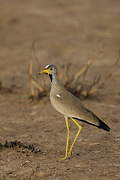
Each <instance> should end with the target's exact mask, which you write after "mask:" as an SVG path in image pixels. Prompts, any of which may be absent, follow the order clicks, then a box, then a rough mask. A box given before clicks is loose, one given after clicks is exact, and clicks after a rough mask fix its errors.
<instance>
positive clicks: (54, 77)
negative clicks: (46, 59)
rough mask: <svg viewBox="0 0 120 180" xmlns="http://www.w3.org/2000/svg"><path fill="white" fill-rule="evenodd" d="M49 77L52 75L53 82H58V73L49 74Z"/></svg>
mask: <svg viewBox="0 0 120 180" xmlns="http://www.w3.org/2000/svg"><path fill="white" fill-rule="evenodd" d="M49 77H50V80H51V82H56V81H57V77H56V74H49Z"/></svg>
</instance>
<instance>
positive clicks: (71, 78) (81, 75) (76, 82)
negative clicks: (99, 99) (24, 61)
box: [28, 47, 120, 99]
mask: <svg viewBox="0 0 120 180" xmlns="http://www.w3.org/2000/svg"><path fill="white" fill-rule="evenodd" d="M33 54H34V56H35V60H36V61H37V63H38V66H39V67H41V66H40V63H39V60H38V58H37V56H36V54H35V49H34V47H33ZM119 60H120V50H119V53H118V57H117V59H116V61H115V63H114V64H112V65H111V67H110V68H109V69H107V72H105V73H104V74H103V73H101V74H97V75H96V76H95V78H94V79H93V81H92V82H90V83H88V81H87V80H86V79H87V73H88V70H90V68H91V66H92V65H93V64H94V63H95V58H94V59H91V60H89V61H88V62H87V64H85V65H84V66H83V67H82V68H81V70H80V71H78V72H77V73H75V74H74V75H73V74H72V75H71V74H70V72H71V70H70V68H71V67H72V65H71V64H64V65H62V67H61V70H60V71H62V73H59V79H64V86H65V87H66V89H68V90H69V91H70V92H72V93H73V94H74V95H75V96H77V97H81V98H88V97H90V96H93V95H94V94H96V93H97V91H98V90H100V89H101V88H102V87H104V86H105V84H106V82H108V81H109V80H110V79H111V78H112V77H113V76H114V75H118V74H119V73H116V66H117V65H118V63H119ZM32 66H33V64H32V62H30V64H29V68H28V69H29V71H28V74H29V88H30V96H29V97H31V98H32V99H34V98H35V99H41V98H43V97H46V96H47V94H48V89H49V88H48V85H47V84H46V83H45V81H44V79H43V80H42V79H41V81H40V82H39V83H38V79H36V80H35V79H34V78H33V72H32Z"/></svg>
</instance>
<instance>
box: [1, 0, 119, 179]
mask: <svg viewBox="0 0 120 180" xmlns="http://www.w3.org/2000/svg"><path fill="white" fill-rule="evenodd" d="M33 41H37V45H36V46H37V47H36V54H37V57H38V58H39V61H40V63H41V65H44V64H47V63H54V64H56V65H58V66H59V65H62V64H64V63H72V68H73V69H72V73H74V72H75V71H76V70H77V71H78V70H79V69H80V68H81V67H82V66H83V65H84V64H85V63H86V62H87V60H88V59H90V58H93V57H95V58H96V62H95V64H94V65H93V68H91V71H90V72H89V77H88V79H89V81H90V80H91V79H92V78H93V77H94V76H95V75H96V74H98V73H99V72H100V73H105V72H106V71H108V69H109V68H110V66H111V65H112V64H113V63H114V62H115V60H116V57H117V53H118V49H119V48H120V1H119V0H116V1H114V0H101V1H97V0H86V1H84V0H71V1H69V0H65V1H63V0H56V1H50V0H44V1H42V0H0V81H1V82H2V83H3V86H4V87H5V88H3V89H1V90H0V180H10V179H12V180H20V179H21V180H23V179H24V180H29V179H31V180H37V179H44V180H79V179H80V180H119V179H120V80H119V79H120V76H114V77H113V78H112V79H111V81H108V82H106V86H105V87H104V88H102V89H100V90H99V93H98V94H96V97H95V98H91V99H88V100H85V101H84V102H83V103H84V104H85V105H86V106H87V107H89V108H90V109H91V110H94V112H95V113H97V114H98V115H99V116H100V117H102V118H103V119H105V120H106V122H107V123H108V124H109V126H110V127H111V128H112V130H111V132H110V133H108V132H105V131H103V130H99V129H96V128H94V127H91V126H88V125H85V126H84V128H83V131H82V133H81V136H80V137H79V139H78V141H77V143H76V146H75V148H74V153H73V156H72V157H71V159H68V160H65V161H60V160H59V158H60V157H61V156H63V155H64V151H65V139H66V128H65V122H64V118H63V117H62V116H61V115H60V114H59V113H57V112H56V111H55V110H54V109H53V108H52V107H51V105H50V102H49V100H48V98H47V97H46V98H44V99H42V100H41V101H39V102H37V101H36V102H31V101H30V100H29V99H28V85H27V84H28V83H27V67H28V63H29V61H30V60H34V57H33V55H32V48H31V47H32V42H33ZM119 68H120V65H119V66H118V67H117V68H116V72H117V71H118V72H119ZM46 79H47V78H46ZM48 83H50V82H49V81H48ZM11 86H12V89H13V90H12V91H11V90H10V89H9V88H10V87H11ZM6 88H8V89H6ZM75 133H76V127H75V126H72V124H71V136H72V138H73V137H74V136H75ZM6 141H7V142H6ZM10 142H11V143H10Z"/></svg>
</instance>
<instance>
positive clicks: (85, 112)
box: [39, 64, 111, 160]
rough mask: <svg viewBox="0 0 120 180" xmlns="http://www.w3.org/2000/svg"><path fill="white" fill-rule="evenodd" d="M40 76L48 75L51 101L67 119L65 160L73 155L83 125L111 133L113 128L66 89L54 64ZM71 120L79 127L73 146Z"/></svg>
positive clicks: (45, 67) (46, 67)
mask: <svg viewBox="0 0 120 180" xmlns="http://www.w3.org/2000/svg"><path fill="white" fill-rule="evenodd" d="M39 74H48V75H49V77H50V80H51V89H50V101H51V104H52V106H53V107H54V108H55V109H56V110H57V111H58V112H59V113H61V114H62V115H63V116H64V118H65V123H66V128H67V140H66V149H65V155H64V157H63V158H61V159H63V160H65V159H68V158H70V157H71V155H72V151H73V147H74V144H75V142H76V140H77V139H78V136H79V135H80V132H81V130H82V127H83V124H84V123H87V124H89V125H91V126H95V127H97V128H99V129H103V130H105V131H110V130H111V128H110V127H109V126H108V125H107V124H106V123H105V122H104V121H103V120H101V119H100V118H99V117H98V116H97V115H96V114H95V113H93V112H92V111H91V110H89V109H88V108H86V107H85V106H84V105H83V104H82V103H81V101H80V99H79V98H78V97H76V96H74V95H73V94H72V93H71V92H69V91H68V90H67V89H65V87H64V85H63V84H62V83H61V82H60V81H59V80H58V78H57V68H56V66H55V65H53V64H47V65H45V66H44V68H43V70H42V71H40V72H39ZM70 120H71V121H72V122H73V123H74V124H75V125H76V126H77V127H78V131H77V133H76V136H75V138H74V140H73V142H72V144H71V146H70V145H69V141H70V128H69V122H70Z"/></svg>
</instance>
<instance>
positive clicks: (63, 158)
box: [60, 155, 69, 160]
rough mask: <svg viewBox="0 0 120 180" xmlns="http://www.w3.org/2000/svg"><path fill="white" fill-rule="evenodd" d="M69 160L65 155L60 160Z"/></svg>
mask: <svg viewBox="0 0 120 180" xmlns="http://www.w3.org/2000/svg"><path fill="white" fill-rule="evenodd" d="M68 158H69V157H68V155H65V156H64V157H62V158H60V160H66V159H68Z"/></svg>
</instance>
